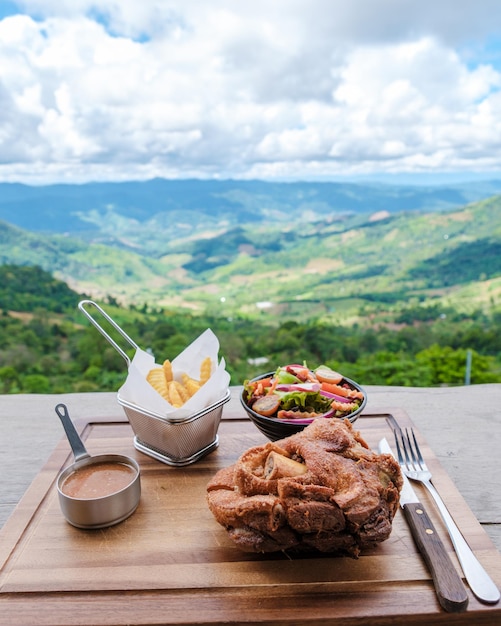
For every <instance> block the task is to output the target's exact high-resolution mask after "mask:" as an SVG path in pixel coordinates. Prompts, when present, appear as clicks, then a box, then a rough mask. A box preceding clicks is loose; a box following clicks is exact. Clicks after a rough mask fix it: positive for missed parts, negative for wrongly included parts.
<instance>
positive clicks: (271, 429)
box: [240, 372, 367, 441]
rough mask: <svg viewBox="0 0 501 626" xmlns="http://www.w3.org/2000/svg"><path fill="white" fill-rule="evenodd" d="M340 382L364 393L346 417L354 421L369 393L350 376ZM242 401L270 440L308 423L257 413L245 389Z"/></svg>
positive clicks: (301, 427) (264, 375) (250, 415)
mask: <svg viewBox="0 0 501 626" xmlns="http://www.w3.org/2000/svg"><path fill="white" fill-rule="evenodd" d="M273 374H275V372H266V374H261V376H256V378H253V379H252V380H251V382H254V381H256V380H261V379H262V378H269V377H270V376H273ZM339 384H340V385H343V384H348V385H349V386H350V387H352V388H353V389H356V390H357V391H361V392H362V393H363V394H364V399H363V400H362V404H361V405H360V406H359V407H358V409H357V410H356V411H353V413H350V415H348V416H347V418H346V419H349V420H350V422H352V423H353V422H354V421H355V420H356V419H357V418H358V416H359V415H360V413H361V412H362V411H363V410H364V408H365V405H366V404H367V394H366V392H365V391H364V390H363V388H362V387H360V385H359V384H358V383H356V382H355V381H353V380H350V379H349V378H343V380H342V381H341V382H340V383H339ZM240 402H241V403H242V406H243V407H244V409H245V410H246V412H247V415H248V416H249V417H250V419H251V420H252V421H253V422H254V424H255V425H256V427H257V428H258V429H259V430H260V431H261V432H262V433H263V434H264V435H266V437H268V439H270V441H277V439H283V438H284V437H289V435H294V434H295V433H298V432H300V431H301V430H303V429H304V428H306V426H307V425H308V424H305V423H301V424H294V422H292V421H289V422H286V421H284V420H279V419H277V418H276V417H265V416H264V415H260V414H259V413H256V411H253V410H252V409H251V408H250V407H249V406H248V404H247V392H246V391H245V389H244V390H243V391H242V394H241V395H240ZM325 419H333V420H336V419H344V418H339V417H328V418H325ZM312 421H313V420H312Z"/></svg>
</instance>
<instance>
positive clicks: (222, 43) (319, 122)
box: [0, 0, 501, 182]
mask: <svg viewBox="0 0 501 626" xmlns="http://www.w3.org/2000/svg"><path fill="white" fill-rule="evenodd" d="M18 5H19V6H20V7H22V9H23V10H24V12H25V14H24V15H22V14H18V15H14V16H11V17H5V18H4V19H3V20H0V107H1V108H0V111H1V113H0V180H24V181H27V182H43V181H47V182H48V181H53V180H75V181H77V180H78V181H80V180H91V179H94V180H95V179H117V180H120V179H126V178H148V177H152V176H202V177H205V176H219V177H226V176H234V177H260V178H263V177H264V178H273V177H281V178H283V177H290V178H310V177H329V176H337V175H350V174H361V173H371V172H398V171H402V172H419V171H423V172H428V171H437V170H458V171H461V170H464V171H467V170H492V171H495V170H499V168H500V165H501V164H500V162H499V159H498V154H499V146H498V143H499V142H498V140H497V139H496V137H498V136H500V134H499V130H500V128H499V126H500V123H501V122H500V121H498V120H501V116H500V109H501V99H500V98H501V96H500V88H501V74H500V72H499V71H498V69H497V67H496V64H490V63H488V62H483V61H482V57H479V56H478V51H481V50H482V49H485V50H487V45H486V44H487V42H492V41H496V37H497V33H496V30H495V28H496V26H495V25H496V23H500V21H499V20H500V18H501V4H500V3H499V2H498V1H497V0H478V1H477V2H472V1H470V0H455V1H454V0H442V1H441V2H431V0H422V1H421V2H420V3H416V2H415V1H412V2H411V1H410V0H376V1H375V0H352V2H349V3H348V2H344V1H341V0H310V1H308V2H307V1H306V0H275V1H274V2H269V0H255V2H253V3H243V2H240V3H235V2H230V0H226V1H225V0H214V1H213V2H210V3H208V2H205V1H202V0H184V1H183V2H181V1H180V0H177V1H174V0H173V1H168V0H153V1H149V2H137V1H136V0H94V1H92V0H24V1H22V2H21V1H20V2H18ZM500 41H501V40H500ZM474 53H476V54H477V56H473V54H474ZM485 54H487V52H485ZM489 54H490V55H491V57H493V58H494V57H495V46H492V45H490V47H489ZM491 57H489V58H491Z"/></svg>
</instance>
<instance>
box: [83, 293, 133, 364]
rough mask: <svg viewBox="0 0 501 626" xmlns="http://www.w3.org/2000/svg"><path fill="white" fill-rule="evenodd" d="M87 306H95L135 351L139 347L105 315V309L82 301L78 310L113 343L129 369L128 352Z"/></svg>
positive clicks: (87, 301)
mask: <svg viewBox="0 0 501 626" xmlns="http://www.w3.org/2000/svg"><path fill="white" fill-rule="evenodd" d="M87 304H88V305H92V306H94V307H95V308H96V309H97V310H98V311H99V313H100V314H101V315H102V316H103V317H104V318H105V319H106V320H107V321H108V322H109V323H110V324H111V325H112V326H113V328H114V329H115V330H116V331H117V332H119V333H120V334H121V335H122V337H123V338H124V339H125V340H126V341H127V343H128V344H129V345H130V346H131V347H132V348H134V350H139V346H138V345H137V344H136V343H135V342H134V341H132V339H131V338H130V337H129V335H128V334H127V333H126V332H125V331H124V330H122V328H120V326H119V325H118V324H117V323H116V322H115V321H114V320H113V319H112V318H111V317H110V316H109V315H108V314H107V313H105V311H103V309H102V308H101V307H100V306H99V305H98V304H96V303H95V302H93V301H92V300H82V301H81V302H79V303H78V308H79V309H80V310H81V311H82V313H83V314H84V315H85V317H86V318H87V319H88V320H89V321H90V323H91V324H92V325H93V326H95V327H96V328H97V330H98V331H99V332H100V333H101V335H103V337H105V339H107V341H109V343H111V345H112V346H113V347H114V348H115V350H116V351H117V352H118V353H119V354H120V355H121V356H122V357H123V358H124V359H125V361H126V363H127V367H129V365H130V358H129V357H128V355H127V354H126V352H124V350H122V348H121V347H120V346H119V345H118V343H117V342H116V341H115V340H114V339H112V338H111V337H110V336H109V335H108V333H107V332H106V331H105V330H104V328H103V327H102V326H100V325H99V323H98V322H97V320H95V319H94V318H93V317H92V315H91V314H90V313H89V312H88V311H87V310H86V308H85V305H87Z"/></svg>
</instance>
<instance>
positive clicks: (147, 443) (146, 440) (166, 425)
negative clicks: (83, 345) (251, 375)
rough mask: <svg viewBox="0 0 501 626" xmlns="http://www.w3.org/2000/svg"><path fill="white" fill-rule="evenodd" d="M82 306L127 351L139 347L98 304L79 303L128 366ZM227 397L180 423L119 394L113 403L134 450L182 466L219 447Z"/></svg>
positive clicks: (114, 342) (123, 354) (118, 347)
mask: <svg viewBox="0 0 501 626" xmlns="http://www.w3.org/2000/svg"><path fill="white" fill-rule="evenodd" d="M86 306H93V307H94V308H95V309H96V310H97V311H98V312H99V313H100V315H102V316H103V317H104V318H105V319H106V321H107V322H108V323H109V324H110V325H111V326H112V327H113V328H114V329H115V330H116V331H117V332H118V333H119V334H120V335H121V336H122V337H123V339H124V340H125V341H126V342H127V343H128V344H129V346H130V347H131V348H133V349H134V350H138V349H139V346H138V345H137V344H136V343H135V342H134V341H133V340H132V339H131V338H130V337H129V336H128V335H127V333H125V331H124V330H123V329H122V328H121V327H120V326H119V325H118V324H117V323H116V322H115V321H114V320H113V319H112V318H111V317H110V316H109V315H108V314H107V313H106V312H105V311H104V310H103V309H102V308H101V307H100V306H99V305H98V304H96V303H95V302H93V301H92V300H82V301H81V302H79V304H78V308H79V309H80V310H81V311H82V313H83V314H84V315H85V317H87V319H88V320H89V321H90V322H91V324H92V325H93V326H95V327H96V328H97V330H98V331H99V332H100V333H101V334H102V335H103V337H105V338H106V339H107V341H108V342H109V343H110V344H111V345H112V346H113V347H114V348H115V350H116V351H117V352H118V353H119V354H120V355H121V356H122V357H123V358H124V360H125V362H126V363H127V367H128V366H129V365H130V362H131V361H130V358H129V356H128V355H127V353H126V352H125V351H124V350H123V349H122V348H121V347H120V346H119V345H118V344H117V342H116V341H115V340H114V339H113V338H112V337H111V336H110V335H109V334H108V333H107V332H106V331H105V330H104V328H103V327H102V326H101V325H100V324H99V323H98V321H97V320H96V319H95V318H94V317H92V315H91V314H90V313H89V311H88V310H87V309H86V308H85V307H86ZM230 396H231V392H230V390H229V389H228V390H227V392H226V394H225V395H224V396H223V397H222V398H221V399H220V400H218V401H217V402H215V403H213V404H211V405H210V406H208V407H206V408H205V409H203V410H201V411H199V412H198V413H194V414H193V415H191V416H189V417H187V418H185V419H183V420H179V419H177V420H176V419H170V418H168V417H165V416H162V415H159V414H157V413H154V412H152V411H148V410H146V409H145V408H143V407H140V406H137V405H136V404H132V403H131V402H128V401H126V400H125V399H123V398H121V397H120V393H117V400H118V403H119V404H120V406H121V407H122V408H123V410H124V412H125V415H126V416H127V419H128V420H129V423H130V425H131V426H132V430H133V431H134V447H135V448H136V449H137V450H139V451H140V452H143V453H144V454H147V455H149V456H151V457H153V458H154V459H157V460H158V461H161V462H162V463H166V464H167V465H175V466H183V465H189V464H190V463H194V462H195V461H198V460H199V459H201V458H202V457H203V456H205V455H206V454H208V453H209V452H212V450H214V449H215V448H217V446H218V444H219V438H218V435H217V431H218V428H219V423H220V421H221V416H222V413H223V405H224V404H225V403H226V402H228V400H229V399H230Z"/></svg>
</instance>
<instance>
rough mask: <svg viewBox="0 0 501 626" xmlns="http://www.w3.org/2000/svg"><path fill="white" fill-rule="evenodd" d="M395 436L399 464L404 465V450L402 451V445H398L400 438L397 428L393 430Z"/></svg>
mask: <svg viewBox="0 0 501 626" xmlns="http://www.w3.org/2000/svg"><path fill="white" fill-rule="evenodd" d="M399 430H400V429H399ZM393 436H394V437H395V446H396V448H397V456H398V462H399V464H400V465H404V464H405V461H404V457H403V456H402V450H400V444H399V443H398V436H397V429H396V428H394V429H393Z"/></svg>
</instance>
